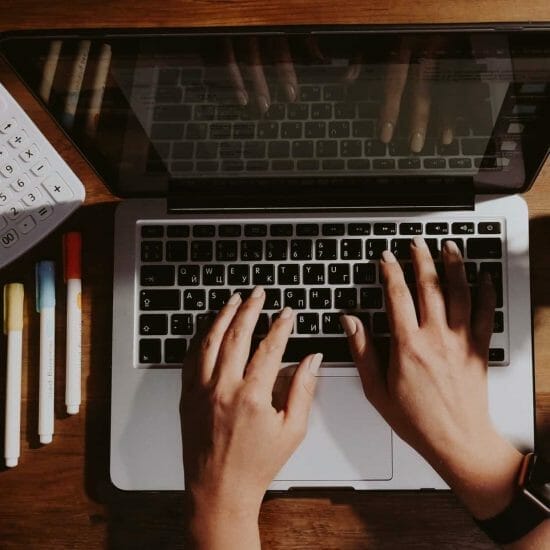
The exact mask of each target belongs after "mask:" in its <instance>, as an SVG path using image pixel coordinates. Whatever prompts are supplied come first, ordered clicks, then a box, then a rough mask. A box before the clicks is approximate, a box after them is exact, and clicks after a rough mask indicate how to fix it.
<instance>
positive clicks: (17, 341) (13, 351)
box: [4, 283, 24, 468]
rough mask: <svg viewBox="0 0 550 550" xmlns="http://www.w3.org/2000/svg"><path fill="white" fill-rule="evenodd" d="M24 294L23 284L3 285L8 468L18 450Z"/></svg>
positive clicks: (5, 440) (11, 466)
mask: <svg viewBox="0 0 550 550" xmlns="http://www.w3.org/2000/svg"><path fill="white" fill-rule="evenodd" d="M23 297H24V288H23V285H22V284H20V283H11V284H8V285H4V334H5V335H6V336H7V337H8V360H7V376H6V431H5V439H4V458H5V459H6V466H7V467H8V468H13V467H14V466H17V462H18V461H19V454H20V450H21V441H20V439H21V363H22V351H23Z"/></svg>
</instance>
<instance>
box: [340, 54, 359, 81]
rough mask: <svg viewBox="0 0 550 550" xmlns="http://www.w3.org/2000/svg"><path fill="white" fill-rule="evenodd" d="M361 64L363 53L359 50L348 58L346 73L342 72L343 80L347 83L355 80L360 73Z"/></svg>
mask: <svg viewBox="0 0 550 550" xmlns="http://www.w3.org/2000/svg"><path fill="white" fill-rule="evenodd" d="M362 64H363V54H362V53H361V52H355V53H354V54H353V56H352V58H351V59H350V62H349V65H348V68H347V69H346V73H345V74H344V80H345V81H346V82H348V83H349V84H352V83H353V82H355V81H356V80H357V79H358V78H359V75H360V74H361V69H362Z"/></svg>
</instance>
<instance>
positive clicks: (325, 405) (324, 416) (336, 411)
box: [276, 376, 392, 481]
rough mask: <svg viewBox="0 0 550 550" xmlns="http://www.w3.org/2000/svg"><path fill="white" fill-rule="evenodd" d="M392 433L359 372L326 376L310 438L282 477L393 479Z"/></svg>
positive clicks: (318, 393) (320, 387) (320, 386)
mask: <svg viewBox="0 0 550 550" xmlns="http://www.w3.org/2000/svg"><path fill="white" fill-rule="evenodd" d="M281 378H285V377H280V378H279V381H281ZM287 380H288V378H287ZM283 383H284V381H283ZM391 438H392V432H391V429H390V427H389V426H388V425H387V424H386V422H385V421H384V420H383V419H382V417H381V416H380V415H379V414H378V412H377V411H376V409H374V408H373V407H372V405H371V404H370V403H369V402H368V401H367V399H366V397H365V395H364V393H363V389H362V387H361V380H360V379H359V377H355V376H350V377H343V376H342V377H339V376H324V377H320V378H318V380H317V391H316V395H315V401H314V404H313V410H312V412H311V417H310V423H309V428H308V432H307V436H306V439H305V440H304V442H303V443H302V444H301V445H300V447H299V448H298V449H297V450H296V452H295V453H294V455H293V456H292V457H291V458H290V460H289V461H288V462H287V464H286V465H285V466H284V467H283V469H282V470H281V471H280V472H279V474H278V475H277V477H276V480H303V481H307V480H311V481H313V480H327V481H330V480H333V481H342V480H350V481H353V480H376V479H390V478H391V477H392V445H391Z"/></svg>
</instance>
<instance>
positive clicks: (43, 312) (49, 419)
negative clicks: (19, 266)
mask: <svg viewBox="0 0 550 550" xmlns="http://www.w3.org/2000/svg"><path fill="white" fill-rule="evenodd" d="M36 310H37V311H38V312H39V313H40V379H39V384H40V385H39V389H38V435H39V437H40V443H42V444H46V443H51V442H52V437H53V431H54V430H53V424H54V400H55V264H54V263H53V262H38V263H37V264H36Z"/></svg>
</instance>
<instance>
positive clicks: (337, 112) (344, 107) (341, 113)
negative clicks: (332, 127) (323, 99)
mask: <svg viewBox="0 0 550 550" xmlns="http://www.w3.org/2000/svg"><path fill="white" fill-rule="evenodd" d="M334 118H346V119H354V118H355V103H336V105H334Z"/></svg>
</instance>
